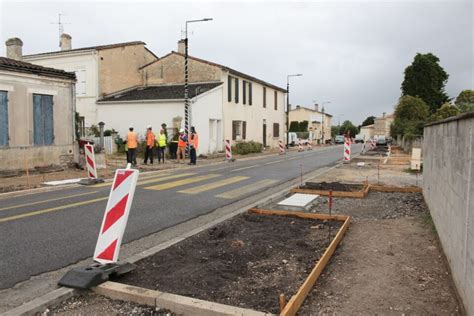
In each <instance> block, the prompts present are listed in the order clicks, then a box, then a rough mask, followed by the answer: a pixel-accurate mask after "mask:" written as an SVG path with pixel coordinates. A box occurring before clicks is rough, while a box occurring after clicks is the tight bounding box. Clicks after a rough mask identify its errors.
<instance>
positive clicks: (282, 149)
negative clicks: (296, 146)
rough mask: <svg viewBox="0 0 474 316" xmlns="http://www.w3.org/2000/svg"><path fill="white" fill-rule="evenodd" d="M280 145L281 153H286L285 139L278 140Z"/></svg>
mask: <svg viewBox="0 0 474 316" xmlns="http://www.w3.org/2000/svg"><path fill="white" fill-rule="evenodd" d="M278 147H279V148H280V155H284V154H285V144H284V143H283V141H282V140H281V139H280V140H279V141H278Z"/></svg>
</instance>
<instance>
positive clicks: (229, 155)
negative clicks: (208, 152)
mask: <svg viewBox="0 0 474 316" xmlns="http://www.w3.org/2000/svg"><path fill="white" fill-rule="evenodd" d="M224 143H225V159H227V160H231V159H232V146H231V144H230V140H229V139H226V140H225V141H224Z"/></svg>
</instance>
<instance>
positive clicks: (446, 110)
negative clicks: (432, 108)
mask: <svg viewBox="0 0 474 316" xmlns="http://www.w3.org/2000/svg"><path fill="white" fill-rule="evenodd" d="M460 113H461V111H459V109H458V108H457V107H456V106H454V105H452V104H451V103H445V104H443V105H442V106H441V107H440V108H439V109H437V110H436V112H435V114H433V115H431V117H430V121H439V120H444V119H446V118H448V117H451V116H456V115H459V114H460Z"/></svg>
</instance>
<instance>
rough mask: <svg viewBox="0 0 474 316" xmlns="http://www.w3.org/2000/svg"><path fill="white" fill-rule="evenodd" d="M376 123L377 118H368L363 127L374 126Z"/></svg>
mask: <svg viewBox="0 0 474 316" xmlns="http://www.w3.org/2000/svg"><path fill="white" fill-rule="evenodd" d="M374 122H375V116H368V117H367V118H366V119H365V120H364V121H363V122H362V125H361V126H367V125H372V124H374Z"/></svg>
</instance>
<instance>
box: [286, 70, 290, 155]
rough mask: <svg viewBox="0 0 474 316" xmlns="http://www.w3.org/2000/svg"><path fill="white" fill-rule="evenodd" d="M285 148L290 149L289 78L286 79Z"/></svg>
mask: <svg viewBox="0 0 474 316" xmlns="http://www.w3.org/2000/svg"><path fill="white" fill-rule="evenodd" d="M286 148H290V76H287V77H286Z"/></svg>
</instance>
